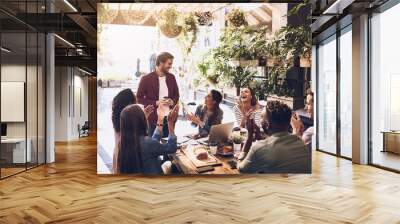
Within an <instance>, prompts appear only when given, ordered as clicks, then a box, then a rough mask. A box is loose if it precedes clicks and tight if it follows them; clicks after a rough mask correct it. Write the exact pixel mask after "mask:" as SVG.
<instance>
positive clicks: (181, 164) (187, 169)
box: [172, 149, 239, 174]
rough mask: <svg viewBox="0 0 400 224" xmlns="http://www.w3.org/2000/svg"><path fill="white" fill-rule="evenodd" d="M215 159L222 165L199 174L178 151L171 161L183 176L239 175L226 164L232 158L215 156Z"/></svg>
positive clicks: (189, 161)
mask: <svg viewBox="0 0 400 224" xmlns="http://www.w3.org/2000/svg"><path fill="white" fill-rule="evenodd" d="M215 157H216V158H217V159H219V160H220V161H221V163H222V165H217V166H213V168H214V170H212V171H207V172H201V173H200V172H198V170H197V168H196V167H195V166H194V165H193V163H192V162H191V160H190V159H189V158H188V157H187V156H186V155H185V154H184V153H183V152H182V151H181V150H180V149H178V151H177V152H176V153H175V154H174V155H172V160H173V162H174V163H175V164H176V165H177V166H178V168H179V169H180V171H181V172H182V173H184V174H239V171H238V170H237V169H232V168H231V166H230V165H229V164H228V161H229V160H232V159H233V156H219V155H215Z"/></svg>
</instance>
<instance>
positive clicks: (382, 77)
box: [370, 4, 400, 170]
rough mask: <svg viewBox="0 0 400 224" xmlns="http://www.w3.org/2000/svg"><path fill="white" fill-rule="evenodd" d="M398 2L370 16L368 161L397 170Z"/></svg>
mask: <svg viewBox="0 0 400 224" xmlns="http://www.w3.org/2000/svg"><path fill="white" fill-rule="evenodd" d="M399 21H400V4H398V5H396V6H394V7H392V8H390V9H388V10H386V11H384V12H382V13H379V14H375V15H373V17H372V18H371V79H370V81H371V84H370V86H371V95H370V104H371V106H370V108H371V111H370V120H371V126H370V128H371V130H370V137H371V141H372V144H371V155H370V156H371V162H372V163H373V164H375V165H379V166H384V167H387V168H391V169H395V170H400V155H399V154H400V100H399V96H400V67H399V52H400V41H399V40H400V33H399V31H398V29H396V27H398V23H399Z"/></svg>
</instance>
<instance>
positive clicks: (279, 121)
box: [266, 101, 292, 128]
mask: <svg viewBox="0 0 400 224" xmlns="http://www.w3.org/2000/svg"><path fill="white" fill-rule="evenodd" d="M266 113H267V117H268V121H269V122H270V123H273V124H276V125H279V126H281V127H282V128H284V127H286V126H288V125H290V119H291V117H292V109H290V107H289V106H288V105H286V104H285V103H283V102H280V101H268V103H267V107H266Z"/></svg>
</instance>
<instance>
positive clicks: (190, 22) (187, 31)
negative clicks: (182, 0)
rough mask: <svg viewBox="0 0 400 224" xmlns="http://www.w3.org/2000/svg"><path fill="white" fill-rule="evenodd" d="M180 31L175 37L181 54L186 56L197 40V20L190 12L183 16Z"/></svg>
mask: <svg viewBox="0 0 400 224" xmlns="http://www.w3.org/2000/svg"><path fill="white" fill-rule="evenodd" d="M182 28H183V29H182V33H181V35H179V37H178V38H177V41H178V44H179V46H180V48H181V50H182V53H183V55H184V56H185V57H186V58H187V57H188V56H189V54H190V53H191V51H192V48H193V46H194V45H195V43H196V41H197V33H198V31H199V30H198V27H197V21H196V19H195V17H194V15H193V14H192V13H190V14H188V15H186V16H185V17H184V18H183V26H182Z"/></svg>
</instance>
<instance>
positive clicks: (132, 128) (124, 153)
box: [117, 104, 179, 174]
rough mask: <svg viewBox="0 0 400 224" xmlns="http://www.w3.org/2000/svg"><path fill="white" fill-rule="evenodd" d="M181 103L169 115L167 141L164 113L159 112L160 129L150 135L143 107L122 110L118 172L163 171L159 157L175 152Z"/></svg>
mask: <svg viewBox="0 0 400 224" xmlns="http://www.w3.org/2000/svg"><path fill="white" fill-rule="evenodd" d="M178 111H179V106H178V104H177V105H176V106H175V107H174V108H173V110H172V111H171V112H170V114H169V115H168V118H167V123H168V131H169V136H168V141H167V143H166V144H161V143H160V139H161V136H162V133H161V132H162V128H163V121H164V116H163V115H161V116H160V114H161V113H160V112H159V111H157V115H158V120H157V128H156V129H155V130H154V134H153V136H152V137H151V138H150V137H148V136H147V129H148V125H147V121H146V115H145V113H144V111H143V109H142V108H141V107H140V106H139V105H129V106H127V107H126V108H125V109H124V110H123V111H122V112H121V121H120V126H121V141H120V145H119V150H120V151H119V153H118V158H117V171H118V173H121V174H129V173H144V174H162V173H163V171H162V168H161V165H162V164H161V160H160V159H159V156H161V155H167V154H171V153H175V152H176V149H177V142H176V141H177V140H176V136H175V132H174V131H175V122H176V120H177V118H178Z"/></svg>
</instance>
